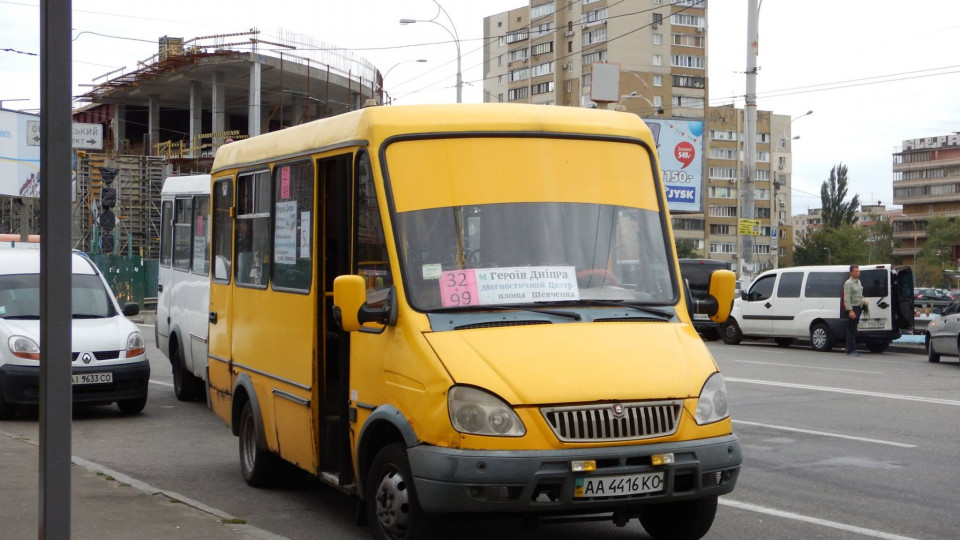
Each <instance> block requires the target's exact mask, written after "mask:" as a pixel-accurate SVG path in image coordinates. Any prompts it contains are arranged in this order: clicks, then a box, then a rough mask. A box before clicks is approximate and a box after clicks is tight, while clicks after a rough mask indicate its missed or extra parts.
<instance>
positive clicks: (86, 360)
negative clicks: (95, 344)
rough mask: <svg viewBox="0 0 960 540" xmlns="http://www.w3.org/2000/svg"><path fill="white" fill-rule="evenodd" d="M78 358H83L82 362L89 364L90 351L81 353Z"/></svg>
mask: <svg viewBox="0 0 960 540" xmlns="http://www.w3.org/2000/svg"><path fill="white" fill-rule="evenodd" d="M80 359H81V360H83V363H84V364H89V363H90V360H92V358H90V353H88V352H85V353H83V356H81V357H80Z"/></svg>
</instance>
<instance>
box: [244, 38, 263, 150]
mask: <svg viewBox="0 0 960 540" xmlns="http://www.w3.org/2000/svg"><path fill="white" fill-rule="evenodd" d="M260 87H261V78H260V57H259V55H253V62H251V63H250V100H249V103H250V105H249V111H247V133H248V134H249V135H250V136H251V137H256V136H257V135H260V133H261V131H260V121H261V120H260V116H261V115H260V92H261V88H260Z"/></svg>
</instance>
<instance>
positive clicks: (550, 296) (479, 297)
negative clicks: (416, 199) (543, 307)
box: [397, 202, 674, 311]
mask: <svg viewBox="0 0 960 540" xmlns="http://www.w3.org/2000/svg"><path fill="white" fill-rule="evenodd" d="M397 217H398V220H397V225H398V231H399V233H400V238H401V239H402V240H401V249H402V260H403V263H404V273H405V275H406V276H407V286H408V288H409V291H408V300H409V302H410V303H411V305H413V306H414V308H416V309H419V310H423V311H427V310H431V309H440V308H443V309H450V308H475V307H479V308H483V307H484V306H495V305H504V304H542V303H554V302H559V303H570V302H581V301H587V300H606V301H620V302H626V303H637V302H639V303H650V304H666V303H670V302H671V300H672V299H673V297H674V292H673V286H672V281H671V273H670V269H669V268H670V267H669V263H668V257H667V252H666V248H665V242H664V238H665V236H664V231H663V229H662V227H661V224H660V216H659V214H658V213H657V212H653V211H650V210H642V209H639V208H629V207H623V206H615V205H609V204H592V203H549V202H544V203H500V204H484V205H470V206H454V207H445V208H431V209H425V210H417V211H410V212H403V213H400V214H398V216H397Z"/></svg>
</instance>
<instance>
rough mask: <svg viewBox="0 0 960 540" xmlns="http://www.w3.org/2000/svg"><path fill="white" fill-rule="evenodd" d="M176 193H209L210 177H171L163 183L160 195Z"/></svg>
mask: <svg viewBox="0 0 960 540" xmlns="http://www.w3.org/2000/svg"><path fill="white" fill-rule="evenodd" d="M178 193H210V175H209V174H195V175H192V176H171V177H169V178H167V179H166V180H164V181H163V189H161V190H160V194H161V195H168V194H178Z"/></svg>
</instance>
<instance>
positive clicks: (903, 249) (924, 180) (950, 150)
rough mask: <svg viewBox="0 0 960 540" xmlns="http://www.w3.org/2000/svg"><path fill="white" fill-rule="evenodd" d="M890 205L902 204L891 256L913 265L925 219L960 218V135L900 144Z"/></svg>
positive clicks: (924, 233)
mask: <svg viewBox="0 0 960 540" xmlns="http://www.w3.org/2000/svg"><path fill="white" fill-rule="evenodd" d="M893 202H894V204H900V205H903V213H902V214H901V215H900V216H898V217H895V218H894V219H893V223H892V225H893V237H894V238H898V239H900V241H901V244H900V247H899V248H897V249H895V250H894V252H893V254H894V255H900V256H901V257H902V261H903V263H904V264H909V265H913V264H915V262H916V256H917V254H918V252H919V251H920V250H921V249H923V244H924V243H925V241H926V236H927V235H926V230H925V229H926V225H927V219H929V218H930V217H932V216H934V215H941V216H945V217H947V218H950V219H956V218H957V217H958V216H960V133H956V132H955V133H953V134H950V135H942V136H939V137H926V138H922V139H909V140H905V141H903V145H902V146H901V148H900V149H898V150H897V151H896V152H894V154H893ZM957 248H958V246H954V248H953V253H952V254H951V257H952V260H953V261H954V263H956V261H957Z"/></svg>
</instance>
